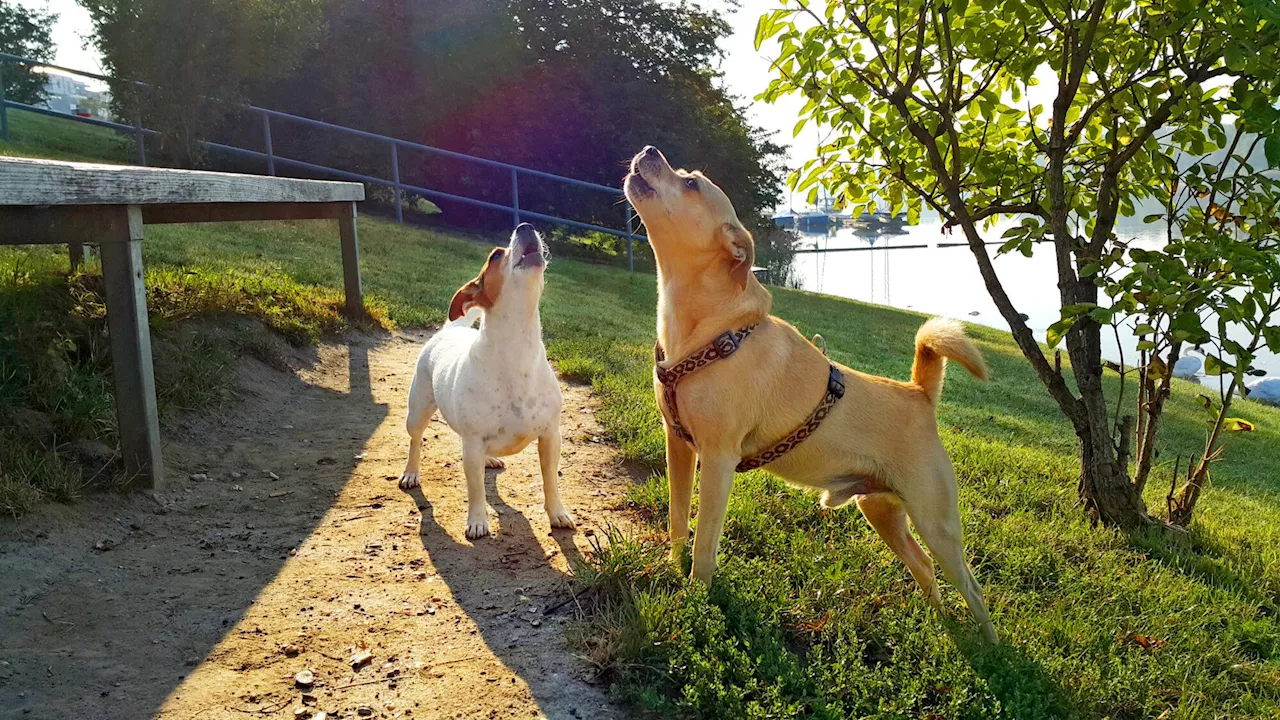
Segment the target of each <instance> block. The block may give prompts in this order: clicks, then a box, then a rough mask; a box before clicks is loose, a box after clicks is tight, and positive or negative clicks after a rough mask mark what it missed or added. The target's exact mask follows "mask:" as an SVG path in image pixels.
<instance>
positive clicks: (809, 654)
mask: <svg viewBox="0 0 1280 720" xmlns="http://www.w3.org/2000/svg"><path fill="white" fill-rule="evenodd" d="M148 232H149V237H148V240H147V242H146V243H145V244H144V247H145V256H146V262H147V263H148V266H149V268H151V270H152V273H153V276H151V277H154V278H169V279H170V280H171V281H172V282H174V283H181V282H183V281H182V278H189V277H198V278H200V277H202V278H212V279H214V280H217V279H220V278H242V279H243V278H250V279H252V278H259V279H260V278H269V279H271V282H272V283H282V284H285V285H288V284H289V283H292V282H298V283H302V284H303V286H302V289H301V291H300V292H304V293H306V292H315V293H317V295H318V296H324V297H334V296H335V295H334V294H335V293H336V290H337V288H339V287H340V278H341V272H340V262H339V257H338V249H337V234H336V231H335V230H334V229H333V228H332V226H331V225H330V224H326V223H292V224H281V223H277V224H270V225H220V226H199V227H195V226H193V227H158V228H152V229H149V231H148ZM361 245H362V247H361V250H362V261H363V263H364V273H365V275H364V277H365V287H366V289H367V291H368V292H369V293H370V295H371V296H372V297H373V298H374V299H375V300H376V301H377V303H378V304H379V306H380V307H385V309H386V311H387V312H388V313H389V315H390V317H391V318H392V319H393V320H394V321H396V322H398V323H400V324H403V325H418V324H429V323H433V322H437V321H438V320H440V319H441V317H442V311H443V308H444V307H445V304H446V303H447V300H448V298H449V296H450V295H451V294H452V292H453V290H454V289H455V288H457V287H458V285H460V284H461V283H462V282H464V281H465V280H467V279H469V278H470V277H472V276H473V275H474V272H475V271H476V269H477V268H478V267H479V266H480V263H481V262H482V261H483V258H484V256H485V251H486V247H485V246H483V245H481V244H478V243H474V242H468V241H466V240H462V239H458V238H455V237H450V236H445V235H440V234H432V233H423V232H420V231H414V230H409V229H405V228H401V227H398V226H395V225H392V224H389V223H385V222H380V221H376V220H368V219H366V220H363V221H362V224H361ZM59 262H61V258H55V257H53V256H50V255H49V251H48V250H44V249H35V250H30V249H20V250H10V251H3V254H0V274H4V273H14V268H17V267H23V268H28V269H31V268H34V269H35V270H34V271H33V273H32V274H33V276H39V277H44V276H45V275H47V273H48V272H49V270H50V268H51V267H52V266H54V265H56V264H57V263H59ZM20 264H21V265H20ZM193 273H194V275H193ZM14 274H15V275H17V273H14ZM42 274H44V275H42ZM37 279H38V277H37ZM149 279H150V278H149ZM218 282H221V281H218ZM214 284H217V282H215V283H214ZM312 284H314V285H315V286H318V287H317V288H316V289H312ZM174 287H176V288H177V289H176V290H175V291H174V292H173V293H172V294H174V295H175V296H178V297H187V296H189V295H190V293H189V292H188V290H187V289H184V288H187V286H185V285H175V286H174ZM289 287H295V286H292V285H289ZM232 290H233V291H232V292H229V293H223V295H225V296H226V297H228V298H229V299H234V297H235V293H236V292H242V290H243V289H241V290H235V288H233V289H232ZM6 293H7V291H6ZM215 294H216V293H215ZM196 295H197V296H199V295H200V294H199V293H196ZM775 295H776V299H777V302H776V306H775V312H777V314H779V315H781V316H783V317H785V318H787V319H789V320H791V321H793V322H795V323H796V324H797V325H798V326H799V327H800V329H801V330H802V331H804V332H806V333H812V332H821V333H822V334H823V335H824V336H825V337H826V338H827V340H828V344H829V346H830V348H831V350H832V355H833V356H834V357H836V358H837V359H839V360H841V361H843V362H846V363H848V364H850V365H852V366H854V367H857V368H859V369H862V370H865V371H868V372H873V373H881V374H886V375H889V376H893V377H905V376H906V375H907V373H908V369H909V366H910V351H911V338H912V335H913V334H914V331H915V328H916V327H917V326H918V324H919V322H920V317H919V316H915V315H912V314H910V313H903V312H897V311H893V310H888V309H884V308H876V307H870V306H866V305H861V304H858V303H854V302H850V301H845V300H840V299H835V298H830V297H820V296H814V295H809V294H805V293H799V292H785V291H779V292H776V293H775ZM654 301H655V293H654V288H653V278H652V277H651V276H644V275H628V274H627V273H625V272H623V271H618V270H614V269H610V268H602V267H597V266H589V265H585V264H581V263H576V262H570V261H559V262H554V263H553V264H552V266H551V270H550V273H549V280H548V287H547V294H546V298H545V301H544V305H543V307H544V312H543V318H544V325H545V328H546V335H547V339H548V347H549V350H550V352H551V354H552V356H553V357H554V359H555V360H556V361H557V362H558V364H559V367H560V369H561V370H562V372H564V373H566V374H568V375H570V376H574V377H578V378H581V379H586V380H590V381H591V382H593V384H594V387H595V389H596V391H597V392H598V393H599V394H600V395H601V397H602V398H603V400H604V414H605V421H606V422H607V423H608V425H609V427H610V429H611V430H612V432H613V433H614V435H615V436H616V438H617V439H618V441H619V442H620V445H621V448H622V451H623V453H624V454H625V455H626V456H627V457H629V458H631V459H633V460H635V461H638V462H639V463H641V464H642V465H644V466H646V467H649V468H650V469H653V470H655V471H658V472H660V470H661V454H662V441H661V438H660V435H659V432H658V428H659V425H658V414H657V412H656V410H655V408H654V405H653V401H652V398H651V385H650V382H651V381H650V374H649V373H650V369H649V361H650V357H651V355H650V353H651V347H652V341H653V312H654ZM174 304H175V305H180V303H176V302H175V303H174ZM263 306H264V305H263V304H262V303H258V304H253V305H250V306H249V309H251V310H254V311H257V310H256V309H260V308H262V307H263ZM241 309H244V308H241ZM296 312H297V309H296V308H295V309H288V308H287V307H278V308H277V310H276V311H275V313H276V316H277V317H278V318H283V319H284V320H287V318H288V316H290V315H292V314H294V313H296ZM973 333H974V334H975V335H976V336H977V337H978V339H979V341H980V344H981V346H982V348H983V350H984V352H985V353H986V354H987V356H988V359H989V361H990V362H991V365H992V369H993V374H994V377H995V381H994V382H993V383H990V384H985V385H982V384H978V383H975V382H973V381H972V380H970V379H969V378H968V377H966V376H964V375H963V373H961V372H953V373H952V374H951V379H950V382H949V383H948V386H947V389H946V391H945V393H944V396H943V403H942V407H941V408H940V410H939V419H940V423H941V425H942V427H943V433H944V439H945V441H946V443H947V446H948V448H949V449H950V451H951V452H952V456H953V459H954V461H955V464H956V466H957V470H958V473H959V475H960V478H961V486H962V497H961V503H962V512H963V515H964V521H965V530H966V535H967V537H966V541H967V545H968V549H969V554H970V557H971V560H972V563H973V565H974V566H975V569H976V571H977V575H978V578H979V580H980V581H981V582H982V583H983V584H984V586H985V587H986V590H987V593H988V600H989V602H990V604H991V606H992V610H993V613H994V616H995V620H996V625H997V628H998V629H999V631H1000V632H1001V633H1002V636H1003V638H1004V640H1005V641H1006V644H1005V645H1004V646H1002V647H1000V648H997V649H985V648H981V647H979V646H978V645H977V644H976V642H975V639H974V635H973V632H972V628H971V627H970V626H969V625H968V624H967V622H966V619H965V617H964V615H963V611H962V608H961V605H960V600H959V598H958V596H957V595H956V594H955V593H954V592H953V591H951V589H950V588H949V587H946V586H944V592H945V597H946V599H947V602H948V605H950V606H951V607H952V608H953V613H952V614H953V616H954V617H955V618H957V619H959V622H955V621H948V620H943V619H940V618H937V617H935V616H933V614H932V613H931V612H930V611H929V610H928V609H927V607H926V605H925V604H924V602H923V601H922V600H921V599H920V597H919V595H918V593H917V591H916V588H915V587H914V585H913V584H912V582H911V580H910V578H909V576H908V575H907V574H906V572H905V570H904V569H903V568H902V567H901V566H900V564H899V563H898V562H897V560H896V559H895V558H894V557H893V556H892V555H891V553H890V552H889V551H888V550H887V548H885V547H884V546H883V544H882V543H880V542H879V541H878V540H877V539H876V538H875V536H874V533H873V532H872V531H871V530H870V529H869V528H868V526H867V525H866V523H865V521H863V520H862V519H861V517H860V516H859V515H858V514H857V513H856V511H849V510H843V511H835V512H827V511H821V510H819V509H818V508H817V506H816V501H815V498H814V497H812V496H810V495H806V494H803V493H799V492H794V491H791V490H788V489H786V488H784V487H782V486H781V485H780V484H779V483H777V482H774V481H772V480H770V479H769V478H768V476H767V475H765V474H763V473H752V474H748V475H745V476H740V478H739V483H738V485H737V486H736V488H735V493H734V498H733V503H732V507H731V511H730V517H729V522H728V526H727V532H726V538H725V542H724V548H723V550H724V553H723V555H722V561H723V568H722V570H721V572H720V573H719V575H718V576H717V581H716V583H715V585H714V586H713V587H712V588H711V590H710V592H709V593H708V592H707V591H706V590H703V589H702V588H699V587H697V586H693V585H690V584H688V583H686V582H684V581H682V580H681V579H680V577H679V576H678V575H677V573H676V572H675V570H674V569H673V567H672V566H671V565H670V564H669V563H667V562H665V561H664V560H663V559H662V558H661V555H662V552H663V549H662V547H661V545H660V543H655V542H653V541H651V540H649V539H646V538H639V539H625V540H620V541H619V542H617V543H616V544H615V545H614V546H613V548H612V549H610V550H608V551H606V552H604V553H602V554H601V556H600V557H599V558H598V564H597V567H595V568H591V569H586V570H585V571H584V579H585V580H586V581H587V582H589V583H591V584H593V586H594V587H596V588H597V592H596V593H595V598H596V600H597V602H596V606H595V613H594V614H593V616H592V617H591V619H590V620H589V624H588V625H587V626H586V627H585V628H584V630H583V632H582V633H581V637H580V638H579V642H580V643H581V645H582V647H583V648H584V649H585V651H586V652H587V653H588V655H589V656H590V657H592V658H594V659H595V660H596V661H598V662H599V663H600V664H601V665H602V666H603V667H604V668H605V669H607V670H608V671H610V673H611V676H612V677H613V678H614V679H615V680H616V682H617V683H618V689H619V692H620V693H622V694H623V695H624V696H625V697H627V698H628V699H630V700H632V701H634V702H635V703H637V705H638V706H639V707H642V708H647V709H649V710H651V711H653V713H654V714H657V715H663V716H702V717H810V716H812V717H853V716H877V717H947V718H950V717H966V718H967V717H1017V718H1028V717H1052V716H1073V717H1085V718H1093V717H1117V718H1129V717H1133V718H1138V717H1157V716H1161V714H1162V713H1164V712H1165V711H1168V714H1167V715H1164V717H1274V716H1276V715H1277V713H1278V712H1280V622H1277V619H1276V618H1277V615H1278V614H1280V602H1278V600H1277V595H1278V593H1280V563H1278V562H1277V559H1278V555H1280V552H1278V551H1277V549H1276V548H1277V547H1280V522H1278V521H1277V520H1278V519H1280V508H1278V507H1277V505H1278V501H1280V483H1278V482H1277V480H1276V479H1277V478H1278V477H1280V450H1278V449H1277V448H1280V442H1277V441H1278V440H1280V412H1277V411H1276V410H1273V409H1267V408H1262V407H1260V406H1257V405H1255V404H1253V403H1243V404H1242V405H1241V406H1240V408H1239V413H1238V414H1240V415H1242V416H1244V417H1246V418H1249V419H1251V420H1254V421H1256V422H1257V423H1258V425H1259V428H1260V431H1259V432H1257V433H1255V434H1253V435H1242V436H1237V437H1235V438H1233V441H1232V445H1231V448H1230V450H1229V453H1228V461H1227V462H1226V463H1224V464H1222V465H1221V466H1220V467H1219V468H1218V469H1217V472H1216V473H1215V476H1214V482H1215V485H1214V487H1213V488H1211V489H1210V490H1209V491H1208V492H1207V493H1206V495H1205V497H1204V500H1203V501H1202V512H1201V516H1200V519H1199V520H1198V522H1197V524H1196V526H1195V528H1194V530H1193V533H1192V535H1191V536H1190V537H1189V538H1187V539H1186V540H1184V541H1169V540H1165V539H1161V538H1156V537H1149V536H1141V535H1139V536H1126V535H1122V534H1118V533H1114V532H1111V531H1107V530H1098V529H1093V528H1090V527H1089V525H1088V524H1087V522H1085V521H1084V520H1082V519H1081V517H1080V513H1079V510H1078V508H1077V506H1076V503H1075V500H1074V484H1075V479H1074V466H1075V462H1074V440H1073V438H1072V436H1071V433H1070V430H1069V429H1068V427H1067V425H1066V424H1065V423H1064V422H1062V421H1061V419H1060V418H1059V417H1058V416H1057V413H1056V411H1055V410H1054V409H1053V406H1052V404H1051V401H1050V400H1049V399H1048V397H1047V396H1046V394H1045V393H1044V392H1043V390H1041V389H1040V387H1039V386H1038V384H1037V381H1036V380H1035V378H1034V376H1033V375H1032V373H1031V372H1030V370H1029V369H1028V368H1027V366H1026V365H1025V363H1024V362H1023V361H1021V360H1020V359H1019V355H1018V353H1017V350H1016V349H1015V348H1014V347H1013V345H1012V344H1011V342H1010V341H1009V339H1008V337H1007V336H1005V335H1004V334H1002V333H998V332H995V331H992V330H988V329H983V328H974V329H973ZM1193 397H1194V390H1193V388H1192V387H1191V386H1189V385H1183V384H1180V385H1179V387H1178V392H1177V397H1176V399H1175V401H1174V403H1173V407H1172V409H1171V411H1170V414H1171V416H1172V417H1171V422H1170V424H1169V432H1168V433H1167V434H1166V443H1165V457H1166V458H1171V457H1173V456H1174V455H1176V454H1182V455H1184V456H1185V455H1186V454H1187V453H1189V452H1191V451H1194V450H1196V449H1197V445H1196V443H1197V441H1198V440H1199V438H1200V435H1201V430H1200V428H1199V426H1198V425H1197V424H1196V423H1197V417H1198V414H1197V413H1198V411H1197V410H1196V408H1195V406H1194V404H1193ZM1167 475H1168V471H1167V470H1165V471H1164V474H1162V475H1160V476H1158V477H1157V478H1156V479H1155V480H1154V481H1153V487H1152V489H1151V491H1150V494H1149V497H1148V501H1149V502H1150V503H1151V504H1152V505H1153V506H1155V507H1159V506H1161V505H1162V501H1161V499H1160V494H1161V493H1162V491H1163V489H1164V488H1163V483H1164V482H1167ZM663 493H664V489H663V487H662V483H661V482H660V481H658V480H655V481H654V482H651V483H649V484H646V485H643V486H640V487H638V488H637V489H636V490H635V491H634V492H633V493H632V500H633V502H634V504H635V506H636V507H637V508H638V509H640V510H641V511H643V512H645V513H647V514H649V515H650V516H651V517H653V518H655V519H657V520H660V519H661V516H662V514H663V512H664V508H665V499H664V497H663ZM655 529H656V528H655ZM1127 633H1138V634H1141V635H1143V636H1149V637H1150V638H1154V639H1155V640H1156V641H1158V642H1159V643H1160V644H1159V645H1156V646H1154V648H1155V649H1154V650H1153V651H1148V650H1145V649H1143V647H1141V646H1140V644H1139V643H1138V642H1136V641H1134V640H1131V639H1125V638H1126V634H1127Z"/></svg>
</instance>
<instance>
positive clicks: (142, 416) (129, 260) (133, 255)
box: [98, 205, 164, 490]
mask: <svg viewBox="0 0 1280 720" xmlns="http://www.w3.org/2000/svg"><path fill="white" fill-rule="evenodd" d="M103 212H105V213H119V214H120V215H121V216H122V217H118V218H116V219H117V222H116V223H113V224H112V226H113V229H114V232H113V233H112V235H111V236H104V237H102V238H101V244H100V245H99V246H98V252H99V253H100V254H101V256H102V280H103V283H102V284H103V287H104V289H105V291H106V299H107V328H108V330H109V331H110V334H111V365H112V368H113V370H114V374H115V391H116V418H117V422H118V423H119V426H120V451H121V454H122V455H123V457H124V470H125V475H126V477H127V478H128V479H129V481H130V483H133V484H136V485H137V486H141V487H147V488H151V489H153V490H158V489H160V487H161V486H162V485H163V484H164V464H163V463H162V462H161V458H160V422H159V418H158V416H157V414H156V382H155V374H154V373H153V371H152V369H151V330H150V328H149V327H148V325H147V293H146V288H145V286H144V285H143V281H142V210H141V208H139V207H138V206H136V205H129V206H124V207H121V206H116V207H106V208H103Z"/></svg>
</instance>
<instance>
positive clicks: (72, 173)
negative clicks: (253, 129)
mask: <svg viewBox="0 0 1280 720" xmlns="http://www.w3.org/2000/svg"><path fill="white" fill-rule="evenodd" d="M363 199H364V185H361V184H360V183H350V182H334V181H330V180H296V179H294V178H279V177H265V176H262V175H237V174H233V173H215V172H203V171H197V170H171V169H168V168H145V167H135V166H129V165H95V164H91V163H71V162H61V161H55V160H33V159H28V158H0V205H38V206H43V205H130V204H132V205H156V204H166V203H183V204H189V203H258V202H351V201H357V200H363Z"/></svg>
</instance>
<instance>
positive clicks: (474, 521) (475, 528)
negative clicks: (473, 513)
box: [467, 516, 489, 540]
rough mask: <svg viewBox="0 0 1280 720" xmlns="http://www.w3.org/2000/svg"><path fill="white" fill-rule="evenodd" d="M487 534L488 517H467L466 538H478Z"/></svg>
mask: <svg viewBox="0 0 1280 720" xmlns="http://www.w3.org/2000/svg"><path fill="white" fill-rule="evenodd" d="M488 535H489V518H486V517H484V516H481V517H479V518H467V539H468V540H479V539H480V538H482V537H488Z"/></svg>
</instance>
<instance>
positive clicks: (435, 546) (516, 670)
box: [406, 469, 614, 718]
mask: <svg viewBox="0 0 1280 720" xmlns="http://www.w3.org/2000/svg"><path fill="white" fill-rule="evenodd" d="M506 472H508V471H506V470H494V469H489V470H486V472H485V495H486V499H487V500H488V502H489V505H490V506H491V507H492V508H493V511H494V512H496V513H497V515H498V521H497V523H496V524H493V517H492V513H491V514H490V522H491V529H492V531H493V534H492V535H490V536H489V537H485V538H478V539H477V540H475V541H474V542H470V541H466V540H458V539H455V536H457V537H461V536H462V534H463V520H462V518H461V517H459V518H457V519H456V523H457V527H451V528H448V529H446V528H445V527H443V525H442V521H441V520H440V519H438V518H437V517H436V513H435V506H434V505H433V504H432V503H431V501H430V500H429V499H428V498H427V497H426V495H425V494H424V493H423V490H422V488H420V487H418V488H413V489H412V490H408V491H406V492H408V494H409V495H410V496H411V497H412V498H413V499H414V501H415V502H416V503H417V505H418V508H419V510H420V511H421V518H420V527H419V538H420V540H421V542H422V548H423V550H424V551H425V552H426V554H427V555H428V556H429V557H430V558H431V563H432V565H433V566H434V568H435V570H436V572H437V573H438V574H439V577H440V579H441V580H442V581H444V582H445V584H447V585H448V587H449V590H450V593H451V595H452V599H453V602H455V603H457V605H458V607H459V609H461V610H462V611H463V612H464V613H465V614H466V616H467V617H468V619H470V621H471V622H473V623H474V624H475V626H476V629H477V631H478V632H479V634H480V636H481V638H482V639H483V641H484V643H485V645H486V646H488V648H489V650H490V651H491V652H492V653H493V654H494V656H495V657H496V658H497V659H498V660H499V661H500V662H501V663H502V664H503V665H504V666H505V667H506V668H507V670H509V671H510V672H511V673H513V674H514V675H516V676H518V677H519V678H520V679H521V680H522V681H523V682H524V683H525V684H526V685H527V687H528V689H529V692H530V693H531V694H532V695H533V698H534V700H535V702H536V703H537V705H538V707H539V709H540V710H541V712H542V713H543V714H544V715H545V717H548V718H575V717H591V718H597V717H599V718H605V717H613V716H614V715H613V712H614V711H613V710H612V708H611V707H610V706H608V705H607V704H605V703H604V700H605V699H606V698H605V695H604V693H602V692H601V691H600V690H598V689H597V688H594V687H592V686H590V685H589V684H588V683H586V682H585V680H584V679H583V678H582V669H581V667H580V663H579V662H578V661H577V659H576V658H575V657H574V656H573V653H572V651H571V650H570V649H569V648H568V647H567V646H565V638H564V632H563V630H564V627H563V623H564V622H566V621H567V620H568V619H569V618H570V617H571V615H572V612H573V609H574V608H573V604H572V586H571V584H570V581H571V576H570V575H569V574H567V573H565V572H564V571H562V570H560V569H558V568H557V567H556V566H555V564H553V562H552V560H553V559H554V554H555V553H557V552H558V554H559V555H560V556H562V557H563V558H564V560H565V561H566V562H567V563H568V566H569V567H570V568H572V567H574V566H575V564H577V563H579V562H582V561H583V558H582V555H581V553H580V551H579V549H578V546H577V545H576V544H575V542H574V538H575V535H576V534H577V533H580V532H582V529H581V528H579V529H552V530H551V532H550V536H551V538H553V540H554V543H555V546H556V550H555V551H552V552H551V553H550V554H551V555H552V556H553V557H548V553H547V552H544V549H543V545H542V543H541V541H540V539H539V537H538V536H537V535H536V533H537V532H544V533H545V532H546V531H536V530H535V529H534V527H533V526H532V525H531V524H530V522H529V519H528V518H527V517H526V516H525V515H524V513H522V512H521V511H520V510H518V509H517V508H515V507H512V506H511V505H510V504H508V503H507V501H506V500H505V499H504V498H503V496H502V493H501V491H500V490H499V482H500V478H501V476H502V475H503V474H504V473H506ZM456 482H458V483H463V482H465V481H464V480H463V478H462V477H461V476H460V473H459V477H457V478H456ZM539 492H540V490H539ZM530 512H542V508H541V507H540V506H539V507H538V508H537V509H534V510H531V511H530ZM535 587H537V588H538V589H534V588H535ZM566 601H568V602H566ZM549 645H550V646H552V648H554V649H553V650H552V651H551V652H548V651H547V650H548V646H549ZM479 707H480V706H477V712H478V708H479ZM458 709H459V710H461V711H462V712H463V714H464V715H465V714H466V712H467V710H466V709H465V702H464V703H463V706H460V707H459V708H458ZM477 716H478V715H477Z"/></svg>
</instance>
